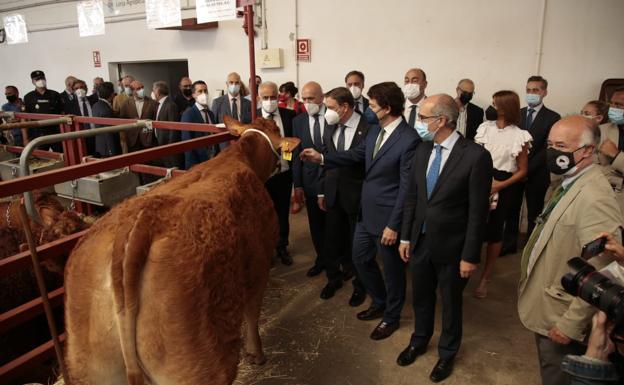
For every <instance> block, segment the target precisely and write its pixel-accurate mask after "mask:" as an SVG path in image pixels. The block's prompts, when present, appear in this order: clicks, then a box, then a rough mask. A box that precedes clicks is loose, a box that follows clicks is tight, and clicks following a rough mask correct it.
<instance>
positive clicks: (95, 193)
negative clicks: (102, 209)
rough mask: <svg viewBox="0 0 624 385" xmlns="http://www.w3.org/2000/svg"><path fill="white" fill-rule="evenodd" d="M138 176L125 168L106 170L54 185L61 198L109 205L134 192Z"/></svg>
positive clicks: (137, 183)
mask: <svg viewBox="0 0 624 385" xmlns="http://www.w3.org/2000/svg"><path fill="white" fill-rule="evenodd" d="M138 185H139V177H138V176H137V175H136V174H135V173H133V172H130V170H129V169H128V168H127V167H126V168H120V169H117V170H112V171H107V172H103V173H100V174H96V175H91V176H87V177H84V178H80V179H76V180H73V181H69V182H63V183H59V184H57V185H54V191H56V193H57V194H58V195H59V196H62V197H63V198H68V199H72V200H77V201H80V202H86V203H91V204H94V205H98V206H106V207H111V206H113V205H114V204H115V203H118V202H120V201H122V200H124V199H126V198H127V197H129V196H132V195H134V194H135V193H136V188H137V186H138Z"/></svg>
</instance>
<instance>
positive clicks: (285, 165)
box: [262, 109, 290, 172]
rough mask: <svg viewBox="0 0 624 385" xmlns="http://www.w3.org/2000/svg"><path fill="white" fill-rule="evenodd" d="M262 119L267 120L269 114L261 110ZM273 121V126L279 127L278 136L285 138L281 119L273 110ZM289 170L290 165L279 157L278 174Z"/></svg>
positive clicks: (277, 111) (277, 112)
mask: <svg viewBox="0 0 624 385" xmlns="http://www.w3.org/2000/svg"><path fill="white" fill-rule="evenodd" d="M262 117H263V118H265V119H268V118H269V113H268V112H266V111H265V110H264V109H262ZM273 121H274V122H275V124H277V127H279V130H280V135H281V136H282V138H283V137H285V136H286V135H285V134H284V123H283V122H282V117H281V116H280V113H279V110H275V112H274V113H273ZM289 169H290V165H289V164H288V161H287V160H284V158H283V157H281V158H280V170H279V172H284V171H288V170H289Z"/></svg>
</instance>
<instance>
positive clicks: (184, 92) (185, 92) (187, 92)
mask: <svg viewBox="0 0 624 385" xmlns="http://www.w3.org/2000/svg"><path fill="white" fill-rule="evenodd" d="M192 94H193V90H191V89H190V88H183V89H182V95H184V96H186V97H187V98H188V97H189V96H191V95H192Z"/></svg>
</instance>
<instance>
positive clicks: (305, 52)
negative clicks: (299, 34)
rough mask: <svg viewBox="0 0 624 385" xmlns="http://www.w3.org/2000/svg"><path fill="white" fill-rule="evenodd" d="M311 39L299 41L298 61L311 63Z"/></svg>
mask: <svg viewBox="0 0 624 385" xmlns="http://www.w3.org/2000/svg"><path fill="white" fill-rule="evenodd" d="M311 52H312V51H311V49H310V39H297V61H310V59H311V57H312V56H311Z"/></svg>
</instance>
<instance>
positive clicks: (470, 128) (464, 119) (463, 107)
mask: <svg viewBox="0 0 624 385" xmlns="http://www.w3.org/2000/svg"><path fill="white" fill-rule="evenodd" d="M455 91H456V92H457V97H456V98H455V102H456V103H457V106H458V107H459V117H458V118H457V132H459V133H460V134H462V136H463V137H464V138H466V139H469V140H474V137H475V135H476V134H477V128H479V125H480V124H481V123H483V109H482V108H481V107H478V106H476V105H475V104H473V103H471V102H470V101H471V100H472V97H473V96H474V93H475V85H474V82H473V81H472V80H470V79H462V80H460V81H459V83H457V88H456V89H455Z"/></svg>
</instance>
